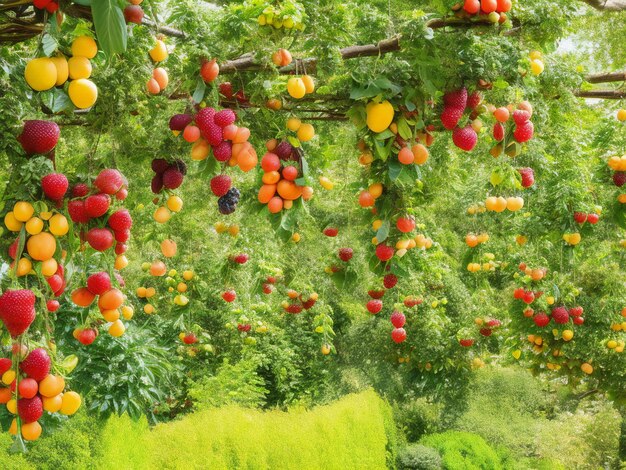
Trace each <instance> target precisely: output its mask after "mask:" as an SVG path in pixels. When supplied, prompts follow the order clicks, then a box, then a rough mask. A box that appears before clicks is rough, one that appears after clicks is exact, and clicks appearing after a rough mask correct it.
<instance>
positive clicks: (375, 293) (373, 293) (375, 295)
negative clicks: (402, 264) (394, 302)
mask: <svg viewBox="0 0 626 470" xmlns="http://www.w3.org/2000/svg"><path fill="white" fill-rule="evenodd" d="M367 295H369V296H370V297H371V298H372V299H382V298H383V296H384V295H385V289H381V290H368V291H367Z"/></svg>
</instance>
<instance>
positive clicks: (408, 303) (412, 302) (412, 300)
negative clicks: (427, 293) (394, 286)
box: [404, 295, 423, 308]
mask: <svg viewBox="0 0 626 470" xmlns="http://www.w3.org/2000/svg"><path fill="white" fill-rule="evenodd" d="M422 302H423V300H422V299H420V298H417V297H414V296H412V295H409V296H407V297H405V298H404V306H405V307H407V308H413V307H417V306H418V305H420V304H421V303H422Z"/></svg>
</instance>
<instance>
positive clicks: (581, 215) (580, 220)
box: [574, 212, 600, 225]
mask: <svg viewBox="0 0 626 470" xmlns="http://www.w3.org/2000/svg"><path fill="white" fill-rule="evenodd" d="M574 220H575V221H576V223H577V224H581V225H582V224H584V223H585V222H589V223H590V224H591V225H595V224H597V223H598V221H599V220H600V216H599V215H598V214H596V213H595V212H592V213H589V214H587V213H585V212H574Z"/></svg>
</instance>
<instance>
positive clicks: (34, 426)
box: [22, 421, 41, 441]
mask: <svg viewBox="0 0 626 470" xmlns="http://www.w3.org/2000/svg"><path fill="white" fill-rule="evenodd" d="M39 436H41V425H40V424H39V423H38V422H37V421H33V422H32V423H26V424H22V437H23V438H24V439H26V440H27V441H36V440H37V439H39Z"/></svg>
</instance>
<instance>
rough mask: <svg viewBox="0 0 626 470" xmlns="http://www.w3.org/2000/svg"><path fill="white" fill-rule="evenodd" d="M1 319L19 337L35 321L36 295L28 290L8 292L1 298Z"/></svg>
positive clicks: (12, 334) (10, 331)
mask: <svg viewBox="0 0 626 470" xmlns="http://www.w3.org/2000/svg"><path fill="white" fill-rule="evenodd" d="M0 319H1V320H2V321H3V322H4V325H5V326H6V327H7V330H9V333H11V336H13V337H15V336H19V335H21V334H22V333H24V331H26V330H27V329H28V327H29V326H30V324H31V323H32V322H33V320H34V319H35V294H34V293H33V291H31V290H28V289H20V290H6V291H4V293H3V294H2V295H1V296H0Z"/></svg>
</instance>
